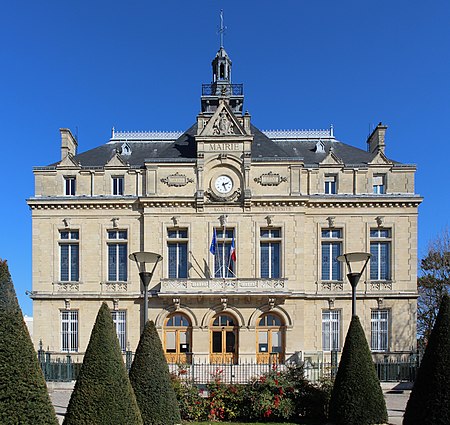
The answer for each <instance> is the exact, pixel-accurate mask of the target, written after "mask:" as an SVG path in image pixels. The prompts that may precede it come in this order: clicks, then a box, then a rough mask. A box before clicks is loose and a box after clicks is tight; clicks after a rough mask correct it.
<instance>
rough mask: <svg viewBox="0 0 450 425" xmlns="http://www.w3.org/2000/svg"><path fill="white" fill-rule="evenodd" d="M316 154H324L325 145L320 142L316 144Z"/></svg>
mask: <svg viewBox="0 0 450 425" xmlns="http://www.w3.org/2000/svg"><path fill="white" fill-rule="evenodd" d="M316 153H325V145H324V144H323V142H322V141H320V140H319V141H318V142H317V143H316Z"/></svg>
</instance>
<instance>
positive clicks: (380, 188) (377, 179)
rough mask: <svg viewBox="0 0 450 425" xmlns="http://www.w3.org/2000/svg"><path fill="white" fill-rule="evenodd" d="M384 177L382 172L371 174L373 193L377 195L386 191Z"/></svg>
mask: <svg viewBox="0 0 450 425" xmlns="http://www.w3.org/2000/svg"><path fill="white" fill-rule="evenodd" d="M384 178H385V176H384V175H383V174H375V175H374V176H373V178H372V188H373V193H376V194H378V195H382V194H383V193H386V188H385V182H384Z"/></svg>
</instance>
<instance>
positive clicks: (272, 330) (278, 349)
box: [256, 313, 285, 363]
mask: <svg viewBox="0 0 450 425" xmlns="http://www.w3.org/2000/svg"><path fill="white" fill-rule="evenodd" d="M284 353H285V326H284V323H283V322H282V320H281V319H280V317H279V316H277V315H276V314H273V313H266V314H263V315H262V316H261V317H260V318H259V320H258V324H257V332H256V360H257V362H258V363H283V362H284Z"/></svg>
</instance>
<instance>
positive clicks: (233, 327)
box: [210, 313, 238, 364]
mask: <svg viewBox="0 0 450 425" xmlns="http://www.w3.org/2000/svg"><path fill="white" fill-rule="evenodd" d="M210 361H211V363H220V364H230V363H232V364H237V361H238V326H237V323H236V320H235V319H234V318H233V317H232V316H231V315H229V314H224V313H221V314H218V315H217V316H215V317H214V318H213V320H212V322H211V326H210Z"/></svg>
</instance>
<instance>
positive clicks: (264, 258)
mask: <svg viewBox="0 0 450 425" xmlns="http://www.w3.org/2000/svg"><path fill="white" fill-rule="evenodd" d="M261 277H270V276H269V244H268V243H261Z"/></svg>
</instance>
